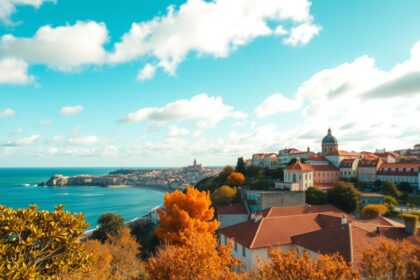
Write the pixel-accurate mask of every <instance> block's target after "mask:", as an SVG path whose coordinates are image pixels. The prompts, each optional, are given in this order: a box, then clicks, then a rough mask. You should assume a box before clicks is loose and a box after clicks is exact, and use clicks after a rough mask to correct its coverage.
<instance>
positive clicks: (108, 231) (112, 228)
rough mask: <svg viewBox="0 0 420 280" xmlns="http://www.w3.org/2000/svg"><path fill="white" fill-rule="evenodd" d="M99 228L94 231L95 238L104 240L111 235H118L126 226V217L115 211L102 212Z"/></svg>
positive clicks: (93, 236)
mask: <svg viewBox="0 0 420 280" xmlns="http://www.w3.org/2000/svg"><path fill="white" fill-rule="evenodd" d="M98 224H99V228H98V229H97V230H95V231H94V232H93V233H92V238H93V239H98V240H100V241H102V242H104V241H105V240H107V239H108V238H110V237H118V236H119V235H120V232H121V229H122V228H123V227H124V218H123V217H121V216H120V215H117V214H115V213H105V214H102V215H101V216H100V217H99V219H98Z"/></svg>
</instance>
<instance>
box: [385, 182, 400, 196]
mask: <svg viewBox="0 0 420 280" xmlns="http://www.w3.org/2000/svg"><path fill="white" fill-rule="evenodd" d="M383 192H384V194H386V195H390V196H393V197H395V198H397V197H399V196H400V195H401V192H400V191H399V190H398V189H397V186H396V185H395V183H394V182H391V181H387V182H385V183H384V185H383Z"/></svg>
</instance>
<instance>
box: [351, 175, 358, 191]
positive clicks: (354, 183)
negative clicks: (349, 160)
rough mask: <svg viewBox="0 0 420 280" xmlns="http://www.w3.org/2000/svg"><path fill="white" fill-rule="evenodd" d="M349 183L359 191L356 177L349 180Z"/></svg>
mask: <svg viewBox="0 0 420 280" xmlns="http://www.w3.org/2000/svg"><path fill="white" fill-rule="evenodd" d="M350 183H352V184H353V185H354V187H355V188H356V189H360V187H361V185H360V181H359V178H357V177H351V178H350Z"/></svg>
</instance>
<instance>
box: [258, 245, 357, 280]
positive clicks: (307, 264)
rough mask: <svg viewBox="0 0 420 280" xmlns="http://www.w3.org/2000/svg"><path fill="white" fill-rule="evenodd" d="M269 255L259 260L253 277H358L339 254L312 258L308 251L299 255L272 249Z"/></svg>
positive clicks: (309, 279) (265, 279)
mask: <svg viewBox="0 0 420 280" xmlns="http://www.w3.org/2000/svg"><path fill="white" fill-rule="evenodd" d="M268 256H269V259H268V260H265V261H264V260H261V259H260V260H259V265H258V267H257V268H256V269H255V270H254V271H253V272H252V274H251V279H258V280H260V279H262V280H271V279H288V280H289V279H290V280H292V279H293V280H295V279H296V280H318V279H342V280H344V279H349V280H352V279H358V275H357V273H355V272H353V271H352V270H351V268H350V266H349V265H347V263H346V262H345V261H344V260H343V259H342V258H341V257H340V256H339V255H319V256H318V257H317V258H312V257H311V255H310V254H309V253H307V252H305V253H303V255H299V254H298V253H296V252H294V251H287V252H281V251H280V250H275V249H271V250H270V251H269V253H268Z"/></svg>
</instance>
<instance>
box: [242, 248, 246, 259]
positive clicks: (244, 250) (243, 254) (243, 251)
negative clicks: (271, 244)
mask: <svg viewBox="0 0 420 280" xmlns="http://www.w3.org/2000/svg"><path fill="white" fill-rule="evenodd" d="M242 256H244V257H246V248H245V246H242Z"/></svg>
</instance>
